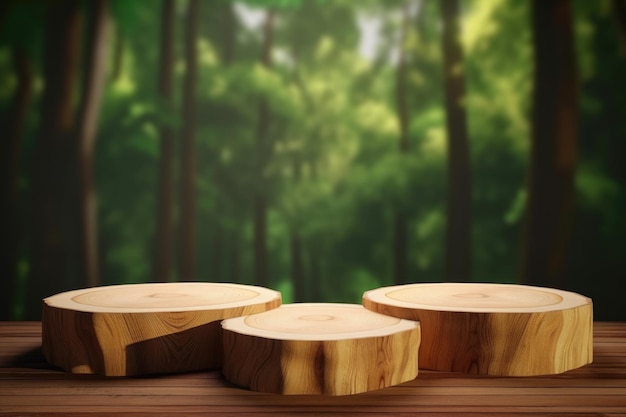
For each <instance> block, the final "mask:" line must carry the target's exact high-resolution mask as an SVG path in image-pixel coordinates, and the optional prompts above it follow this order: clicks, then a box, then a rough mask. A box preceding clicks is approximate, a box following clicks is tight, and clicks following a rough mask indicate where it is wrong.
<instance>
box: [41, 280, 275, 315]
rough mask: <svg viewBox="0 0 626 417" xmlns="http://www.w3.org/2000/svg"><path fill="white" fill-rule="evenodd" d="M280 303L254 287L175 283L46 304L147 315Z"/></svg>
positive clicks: (68, 296) (76, 294) (119, 288)
mask: <svg viewBox="0 0 626 417" xmlns="http://www.w3.org/2000/svg"><path fill="white" fill-rule="evenodd" d="M276 299H278V300H280V293H279V292H277V291H273V290H270V289H267V288H263V287H254V286H250V285H240V284H229V283H209V282H171V283H147V284H126V285H111V286H105V287H95V288H86V289H80V290H74V291H67V292H64V293H60V294H56V295H53V296H51V297H48V298H45V299H44V302H45V304H46V305H48V306H51V307H58V308H64V309H70V310H76V311H84V312H92V313H116V312H119V313H147V312H151V313H152V312H183V311H196V310H221V309H229V308H237V307H243V306H247V305H251V304H258V303H259V304H260V303H265V302H269V301H273V300H276Z"/></svg>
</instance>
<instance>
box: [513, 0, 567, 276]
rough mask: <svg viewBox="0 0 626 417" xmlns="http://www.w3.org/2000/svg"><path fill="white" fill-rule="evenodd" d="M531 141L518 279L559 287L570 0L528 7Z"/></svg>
mask: <svg viewBox="0 0 626 417" xmlns="http://www.w3.org/2000/svg"><path fill="white" fill-rule="evenodd" d="M532 7H533V9H532V25H533V36H534V39H533V45H534V58H535V74H534V92H533V109H532V141H531V151H530V171H529V178H528V203H527V207H526V224H525V228H526V229H525V235H524V242H523V254H522V269H521V275H522V276H521V279H522V281H523V282H525V283H528V284H549V285H553V286H560V285H562V284H563V283H564V273H565V269H566V260H567V253H568V242H569V240H570V237H571V233H572V219H573V214H574V174H575V169H576V159H577V153H578V145H577V129H578V121H577V119H578V108H577V104H578V86H577V70H576V56H575V47H574V35H573V29H572V10H571V3H570V1H569V0H550V1H544V0H534V1H533V3H532Z"/></svg>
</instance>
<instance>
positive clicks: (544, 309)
mask: <svg viewBox="0 0 626 417" xmlns="http://www.w3.org/2000/svg"><path fill="white" fill-rule="evenodd" d="M363 305H364V306H365V308H367V309H369V310H372V311H376V312H379V313H383V314H388V315H390V316H394V317H399V318H404V319H410V320H418V321H419V322H420V324H421V328H422V342H421V345H420V351H419V361H420V367H422V368H423V369H432V370H439V371H454V372H466V373H471V374H486V375H500V376H525V375H544V374H558V373H561V372H565V371H567V370H570V369H574V368H578V367H580V366H583V365H586V364H588V363H591V361H592V359H593V354H592V329H593V328H592V326H593V323H592V322H593V308H592V303H591V300H590V299H589V298H586V297H583V296H581V295H579V294H575V293H572V292H567V291H561V290H556V289H551V288H540V287H531V286H524V285H511V284H478V283H463V284H460V283H439V284H409V285H400V286H395V287H385V288H379V289H375V290H372V291H367V292H365V294H364V295H363ZM415 348H417V347H415Z"/></svg>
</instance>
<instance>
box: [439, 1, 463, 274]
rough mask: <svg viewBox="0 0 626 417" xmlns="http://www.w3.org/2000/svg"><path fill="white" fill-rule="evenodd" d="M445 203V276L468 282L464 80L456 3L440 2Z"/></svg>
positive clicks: (457, 6)
mask: <svg viewBox="0 0 626 417" xmlns="http://www.w3.org/2000/svg"><path fill="white" fill-rule="evenodd" d="M440 4H441V11H442V16H443V57H444V77H445V105H446V126H447V131H448V202H447V206H448V208H447V230H446V272H445V274H446V275H445V278H446V280H448V281H468V280H469V279H470V273H471V271H470V227H471V223H470V222H471V190H470V156H469V144H468V138H467V122H466V116H465V104H464V103H463V101H464V100H465V77H464V71H463V50H462V48H461V43H460V42H461V41H460V36H461V33H460V23H459V5H458V0H442V1H441V3H440Z"/></svg>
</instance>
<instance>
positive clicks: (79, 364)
mask: <svg viewBox="0 0 626 417" xmlns="http://www.w3.org/2000/svg"><path fill="white" fill-rule="evenodd" d="M280 304H281V295H280V293H279V292H277V291H273V290H269V289H267V288H261V287H254V286H247V285H238V284H226V283H206V282H176V283H149V284H128V285H113V286H106V287H95V288H87V289H81V290H75V291H68V292H64V293H60V294H57V295H54V296H51V297H48V298H45V299H44V300H43V306H42V309H43V310H42V313H43V314H42V351H43V354H44V355H45V357H46V359H47V360H48V362H50V363H52V364H54V365H56V366H59V367H61V368H63V369H64V370H66V371H69V372H73V373H97V374H102V375H111V376H126V375H142V374H159V373H172V372H186V371H194V370H200V369H207V368H214V367H217V366H219V365H220V363H221V357H222V339H221V327H220V322H221V320H223V319H226V318H231V317H237V316H241V315H248V314H253V313H259V312H262V311H266V310H268V309H272V308H276V307H278V306H279V305H280Z"/></svg>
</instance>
